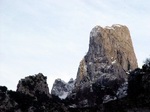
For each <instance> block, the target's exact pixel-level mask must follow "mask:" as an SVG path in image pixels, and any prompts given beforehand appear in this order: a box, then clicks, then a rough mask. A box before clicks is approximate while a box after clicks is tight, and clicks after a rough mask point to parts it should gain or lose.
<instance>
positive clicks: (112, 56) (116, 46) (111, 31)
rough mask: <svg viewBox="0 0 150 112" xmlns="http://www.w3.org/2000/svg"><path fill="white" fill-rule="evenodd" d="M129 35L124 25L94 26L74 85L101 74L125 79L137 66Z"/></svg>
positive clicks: (94, 78)
mask: <svg viewBox="0 0 150 112" xmlns="http://www.w3.org/2000/svg"><path fill="white" fill-rule="evenodd" d="M137 67H138V66H137V59H136V56H135V53H134V49H133V45H132V41H131V36H130V32H129V30H128V28H127V27H126V26H124V25H118V24H117V25H112V26H111V27H108V26H107V27H104V28H103V27H101V26H95V27H94V28H93V29H92V31H91V33H90V44H89V50H88V52H87V54H86V55H85V56H84V58H83V59H82V60H81V62H80V66H79V69H78V74H77V79H76V86H78V85H80V84H82V83H84V82H89V81H95V80H96V79H97V78H99V77H101V76H103V75H107V76H108V75H110V76H111V77H112V76H113V77H115V78H118V79H125V78H126V77H127V75H126V72H128V71H131V70H134V69H135V68H137Z"/></svg>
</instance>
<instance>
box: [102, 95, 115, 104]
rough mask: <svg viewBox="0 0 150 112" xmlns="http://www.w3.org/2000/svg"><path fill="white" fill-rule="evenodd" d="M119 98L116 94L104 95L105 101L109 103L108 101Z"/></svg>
mask: <svg viewBox="0 0 150 112" xmlns="http://www.w3.org/2000/svg"><path fill="white" fill-rule="evenodd" d="M116 99H117V98H116V97H114V96H110V95H105V96H104V97H103V103H107V102H110V101H113V100H116Z"/></svg>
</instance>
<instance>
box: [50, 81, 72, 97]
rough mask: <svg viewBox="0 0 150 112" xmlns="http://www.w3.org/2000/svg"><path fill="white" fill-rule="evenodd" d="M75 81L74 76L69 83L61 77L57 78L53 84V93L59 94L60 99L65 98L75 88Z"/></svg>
mask: <svg viewBox="0 0 150 112" xmlns="http://www.w3.org/2000/svg"><path fill="white" fill-rule="evenodd" d="M74 83H75V81H74V80H73V79H72V78H71V79H70V80H69V81H68V83H66V82H64V81H63V80H61V79H56V80H55V82H54V84H53V87H52V90H51V94H52V95H55V96H58V97H59V98H60V99H65V98H66V97H67V96H68V94H70V93H71V91H72V89H73V88H74Z"/></svg>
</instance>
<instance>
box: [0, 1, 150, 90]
mask: <svg viewBox="0 0 150 112" xmlns="http://www.w3.org/2000/svg"><path fill="white" fill-rule="evenodd" d="M112 24H123V25H126V26H128V28H129V30H130V33H131V37H132V41H133V45H134V48H135V53H136V56H137V59H138V64H139V66H141V65H142V64H143V60H145V58H146V57H150V51H149V48H150V1H149V0H0V85H5V86H7V87H8V88H9V89H13V90H15V89H16V86H17V83H18V81H19V80H20V79H21V78H24V77H25V76H28V75H34V74H37V73H39V72H41V73H43V74H44V75H46V76H47V77H48V80H47V81H48V84H49V87H50V88H51V87H52V84H53V82H54V80H55V79H56V78H61V79H63V80H65V81H68V80H69V79H70V78H71V77H73V78H75V77H76V74H77V70H78V66H79V62H80V60H81V59H82V58H83V56H84V55H85V54H86V52H87V50H88V45H89V33H90V31H91V29H92V28H93V27H94V26H96V25H101V26H111V25H112Z"/></svg>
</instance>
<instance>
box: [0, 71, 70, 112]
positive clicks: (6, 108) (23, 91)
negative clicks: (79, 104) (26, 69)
mask: <svg viewBox="0 0 150 112" xmlns="http://www.w3.org/2000/svg"><path fill="white" fill-rule="evenodd" d="M17 87H18V88H17V91H11V90H7V87H5V86H0V112H68V109H67V107H66V106H65V105H64V103H63V102H61V100H60V99H58V98H57V97H52V96H51V95H50V94H49V88H48V85H47V82H46V77H45V76H44V75H43V74H41V73H39V74H37V75H34V76H28V77H26V78H25V79H21V80H20V81H19V84H18V86H17Z"/></svg>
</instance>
